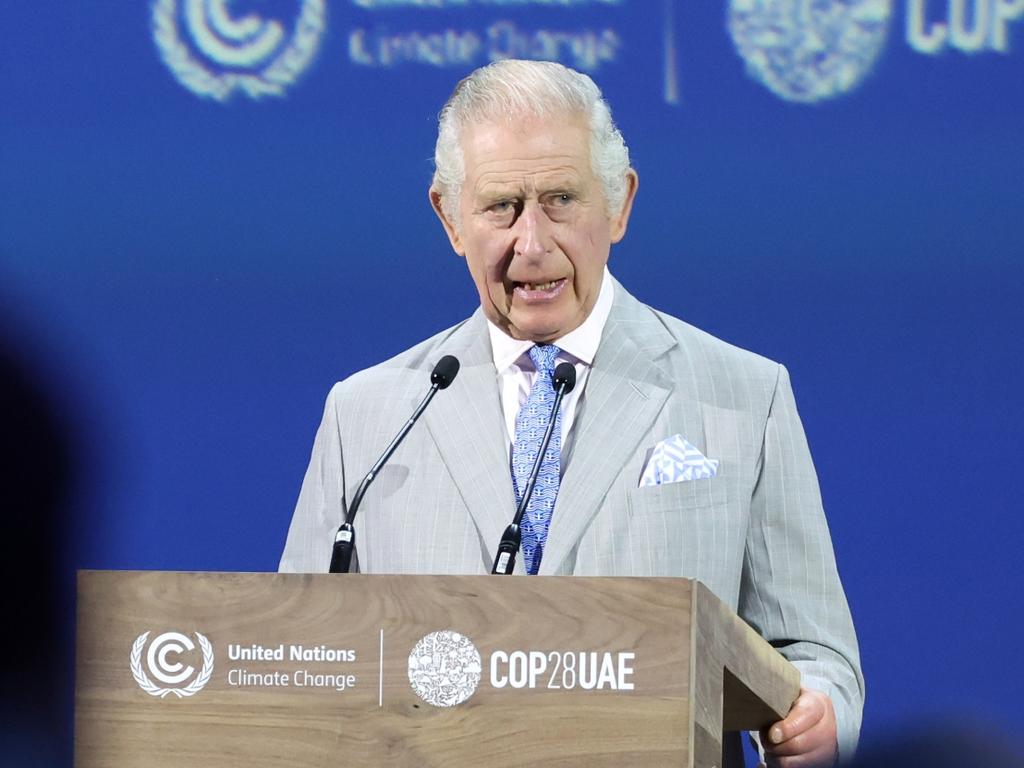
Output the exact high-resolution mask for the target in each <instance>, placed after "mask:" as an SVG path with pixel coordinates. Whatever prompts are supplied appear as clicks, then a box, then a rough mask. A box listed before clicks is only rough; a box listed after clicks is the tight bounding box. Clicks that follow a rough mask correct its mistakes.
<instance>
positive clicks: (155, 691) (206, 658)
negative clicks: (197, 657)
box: [129, 632, 213, 699]
mask: <svg viewBox="0 0 1024 768" xmlns="http://www.w3.org/2000/svg"><path fill="white" fill-rule="evenodd" d="M148 639H149V632H143V633H142V634H141V635H139V636H138V637H137V638H136V639H135V642H134V643H133V644H132V652H131V654H130V656H129V662H130V667H131V670H132V677H134V678H135V682H136V683H138V684H139V687H140V688H141V689H142V690H144V691H145V692H146V693H148V694H149V695H150V696H157V697H159V698H161V699H162V698H164V697H165V696H167V694H169V693H173V694H174V695H175V696H177V697H178V698H179V699H183V698H185V697H187V696H194V695H195V694H197V693H199V691H201V690H202V689H203V687H204V686H205V685H206V684H207V683H208V682H209V681H210V675H212V674H213V646H212V645H211V644H210V641H209V640H207V639H206V637H205V636H204V635H201V634H200V633H198V632H196V639H197V640H198V641H199V648H200V649H201V650H202V652H203V666H202V669H200V670H199V674H198V675H197V676H196V679H195V680H193V681H192V682H191V683H189V684H188V685H186V686H185V687H184V688H161V687H160V686H158V685H156V684H155V683H154V682H153V681H152V680H150V679H149V677H148V676H147V675H146V672H145V670H144V669H143V668H142V649H143V648H145V647H146V640H148Z"/></svg>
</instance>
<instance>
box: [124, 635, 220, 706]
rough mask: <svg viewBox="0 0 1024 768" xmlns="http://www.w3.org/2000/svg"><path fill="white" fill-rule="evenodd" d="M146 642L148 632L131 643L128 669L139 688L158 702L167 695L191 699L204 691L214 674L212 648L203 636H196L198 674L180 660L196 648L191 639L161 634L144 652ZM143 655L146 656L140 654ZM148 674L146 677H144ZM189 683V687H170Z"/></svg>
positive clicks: (194, 669)
mask: <svg viewBox="0 0 1024 768" xmlns="http://www.w3.org/2000/svg"><path fill="white" fill-rule="evenodd" d="M148 639H149V632H143V633H142V634H141V635H139V636H138V637H137V638H136V639H135V642H134V643H132V652H131V654H130V656H129V667H130V668H131V671H132V677H134V678H135V682H136V683H138V684H139V687H140V688H141V689H142V690H144V691H145V692H146V693H148V694H149V695H150V696H158V697H160V698H161V699H162V698H164V697H165V696H167V695H168V694H174V695H175V696H177V697H178V698H179V699H181V698H184V697H186V696H193V695H195V694H197V693H199V691H201V690H202V689H203V686H205V685H206V684H207V683H208V682H209V681H210V675H212V674H213V646H212V645H210V641H209V640H207V639H206V638H205V637H204V636H203V635H201V634H199V633H198V632H196V640H198V641H199V649H200V651H201V653H202V659H203V662H202V667H201V668H200V670H199V673H198V674H197V673H196V668H195V667H194V666H192V665H189V664H186V663H184V662H183V661H182V659H181V657H182V656H183V655H185V654H188V653H189V652H191V651H195V648H196V645H195V643H193V642H192V638H190V637H189V636H188V635H183V634H181V633H180V632H164V633H163V634H162V635H157V636H156V637H154V638H153V642H151V643H149V648H148V650H147V649H146V641H147V640H148ZM144 651H145V656H143V652H144ZM147 671H148V674H147ZM150 675H152V676H153V677H154V678H156V680H157V681H158V682H160V683H163V686H161V685H157V683H154V682H153V681H152V680H151V679H150ZM190 678H191V679H192V680H191V682H190V683H188V685H185V686H183V687H180V688H179V687H173V686H178V685H180V684H181V683H184V682H185V681H186V680H189V679H190Z"/></svg>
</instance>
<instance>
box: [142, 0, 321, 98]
mask: <svg viewBox="0 0 1024 768" xmlns="http://www.w3.org/2000/svg"><path fill="white" fill-rule="evenodd" d="M326 15H327V8H326V2H325V0H303V3H302V12H301V14H300V16H299V20H298V22H297V23H296V26H295V32H294V34H293V35H292V38H291V40H290V42H289V43H288V45H287V46H286V47H285V48H284V49H283V50H282V51H281V52H280V53H279V54H277V55H276V56H274V58H273V59H272V60H271V61H270V63H269V64H268V65H267V66H266V67H264V68H263V69H262V70H260V71H258V72H231V71H227V72H216V71H214V70H211V69H210V68H208V67H207V66H204V64H203V63H202V62H201V61H199V60H197V59H196V58H195V57H194V56H193V55H192V52H191V51H190V50H189V48H188V46H186V45H185V44H184V43H183V42H182V37H181V33H180V32H179V30H178V0H155V2H154V3H153V41H154V42H155V43H156V46H157V49H158V50H159V51H160V57H161V58H162V59H163V61H164V63H165V64H166V65H167V67H168V68H169V69H170V70H171V72H172V73H173V74H174V76H175V77H176V78H177V79H178V81H179V82H180V83H181V84H182V85H184V86H185V87H186V88H188V89H189V90H191V91H192V92H193V93H195V94H197V95H199V96H204V97H208V98H212V99H216V100H217V101H222V102H223V101H226V100H227V99H228V98H230V97H231V95H232V94H233V93H234V92H235V91H236V90H240V91H242V92H243V93H245V94H246V95H247V96H249V97H250V98H253V99H259V98H261V97H263V96H283V95H284V92H285V89H287V88H288V87H289V86H290V85H292V84H293V83H294V82H295V81H296V80H297V79H298V78H299V75H301V74H302V72H303V71H304V70H305V69H306V68H307V67H308V66H309V64H310V63H311V62H312V60H313V57H314V56H315V55H316V52H317V49H318V48H319V45H320V39H321V38H322V37H323V33H324V30H325V28H326V23H325V19H326Z"/></svg>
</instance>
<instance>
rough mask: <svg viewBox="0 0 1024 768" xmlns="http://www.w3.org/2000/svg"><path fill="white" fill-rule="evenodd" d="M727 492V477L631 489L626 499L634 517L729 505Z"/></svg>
mask: <svg viewBox="0 0 1024 768" xmlns="http://www.w3.org/2000/svg"><path fill="white" fill-rule="evenodd" d="M727 489H728V485H727V483H726V478H721V477H709V478H705V479H703V480H684V481H682V482H678V483H665V484H663V485H649V486H645V487H643V488H630V489H629V492H628V494H627V497H626V498H627V502H628V505H629V514H630V516H634V515H649V514H665V513H683V512H685V511H686V510H691V509H692V510H697V509H706V508H708V507H717V506H722V505H725V504H727V503H728V501H729V496H728V493H727Z"/></svg>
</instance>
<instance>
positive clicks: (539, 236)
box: [513, 201, 551, 259]
mask: <svg viewBox="0 0 1024 768" xmlns="http://www.w3.org/2000/svg"><path fill="white" fill-rule="evenodd" d="M550 225H551V222H550V221H549V219H548V217H547V214H546V213H545V212H544V209H543V208H542V207H541V205H540V204H539V203H537V202H535V201H527V202H526V203H525V204H524V205H523V211H522V213H520V214H519V218H518V219H516V223H515V225H514V227H513V230H514V234H515V238H516V239H515V255H516V256H520V257H523V258H526V259H539V258H542V257H543V256H544V255H545V254H546V253H548V252H549V251H550V250H551V226H550Z"/></svg>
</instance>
